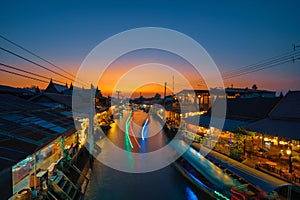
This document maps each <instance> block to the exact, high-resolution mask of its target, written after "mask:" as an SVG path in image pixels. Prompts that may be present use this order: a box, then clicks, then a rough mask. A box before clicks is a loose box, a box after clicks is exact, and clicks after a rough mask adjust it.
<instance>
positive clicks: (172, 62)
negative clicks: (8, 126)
mask: <svg viewBox="0 0 300 200" xmlns="http://www.w3.org/2000/svg"><path fill="white" fill-rule="evenodd" d="M130 2H131V3H128V2H127V1H31V0H28V1H5V2H2V3H1V7H0V23H1V29H0V35H2V36H4V37H6V38H8V39H10V40H12V41H13V42H16V43H17V44H19V45H21V46H23V47H25V48H27V49H29V50H31V51H33V52H34V53H36V54H37V55H39V56H41V57H43V58H45V59H47V60H49V61H51V62H53V63H54V64H55V65H57V66H59V67H61V68H63V69H64V70H66V71H68V72H69V73H72V74H76V73H77V70H78V69H79V67H80V65H81V63H82V62H83V60H84V59H85V57H86V56H87V55H88V54H89V52H90V51H91V50H92V49H93V48H94V47H95V46H97V45H98V44H99V43H100V42H101V41H103V40H105V39H107V38H108V37H111V36H113V35H115V34H117V33H119V32H122V31H125V30H128V29H132V28H139V27H163V28H169V29H173V30H176V31H179V32H182V33H183V34H186V35H187V36H189V37H191V38H193V39H194V40H196V41H197V42H198V43H200V44H201V45H202V46H203V47H204V48H205V50H206V51H207V52H208V54H209V55H210V56H211V58H212V59H213V60H214V62H215V63H216V65H217V66H218V68H219V70H220V71H221V72H222V73H226V72H228V71H231V70H234V69H239V68H241V67H244V66H247V65H251V64H255V63H257V62H259V61H261V60H264V59H268V58H271V57H274V56H277V55H280V54H282V53H285V52H288V51H292V50H293V48H292V44H296V45H300V22H299V19H300V12H299V7H300V2H299V1H296V0H295V1H242V2H241V1H216V2H214V3H210V2H202V1H178V0H173V1H160V0H153V1H130ZM0 47H2V48H5V49H8V50H10V51H13V52H15V53H17V54H20V55H22V56H24V57H26V58H28V59H31V60H33V61H35V62H37V63H39V64H41V65H43V66H47V67H49V68H50V69H52V70H55V71H58V72H60V73H62V74H64V72H62V71H59V70H58V69H56V68H53V66H50V65H48V64H47V63H45V62H43V61H41V60H39V59H37V58H35V57H33V56H32V55H30V54H28V53H26V52H24V51H22V50H20V49H18V48H16V47H14V46H13V45H11V44H10V43H8V42H7V41H5V40H3V39H1V38H0ZM0 63H4V64H8V65H11V66H14V67H18V68H21V69H24V70H28V71H31V72H34V73H38V74H41V75H43V76H46V77H52V78H53V79H56V80H59V81H61V82H63V83H65V82H67V83H68V84H70V82H71V81H70V80H67V79H64V78H62V77H59V76H58V75H55V74H53V73H50V72H48V71H45V70H44V69H40V68H38V67H36V66H34V65H33V64H30V63H28V62H26V61H23V60H21V59H18V58H16V57H15V56H12V55H10V54H8V53H7V52H4V51H1V50H0ZM147 63H159V64H162V65H166V66H170V67H174V68H176V69H177V70H178V72H179V73H178V74H176V73H175V72H173V71H172V70H171V71H168V68H161V70H159V73H158V72H157V71H155V70H154V69H155V68H156V67H158V66H157V65H156V64H153V65H147ZM145 64H146V65H145ZM139 65H142V67H144V70H141V69H142V68H136V69H135V70H136V71H134V70H133V71H131V72H132V73H136V74H134V75H133V74H131V75H127V76H124V73H126V72H128V70H130V69H132V68H133V67H134V66H139ZM151 67H153V70H150V69H151ZM0 69H4V70H9V69H7V68H5V67H3V66H0ZM139 70H140V71H139ZM10 71H13V70H11V69H10ZM19 73H20V72H19ZM91 73H93V72H91ZM65 75H66V74H65ZM181 75H183V76H181ZM173 76H174V80H175V84H174V89H175V92H178V91H179V90H181V89H184V88H186V84H187V82H185V79H187V80H188V82H189V84H191V85H192V87H193V88H194V89H203V88H205V84H203V81H202V80H201V77H200V76H199V75H195V73H194V71H193V69H192V67H191V66H189V64H188V63H187V62H185V61H184V60H183V59H181V58H178V57H177V56H174V55H172V54H170V53H168V52H161V51H155V50H145V51H140V52H132V53H129V54H128V55H125V56H123V57H121V58H119V59H118V60H116V61H115V62H114V63H113V64H112V65H111V66H110V67H109V69H108V70H107V71H106V73H105V74H104V76H103V77H101V79H100V82H99V85H98V86H99V88H100V89H101V90H102V91H103V93H104V94H109V93H110V92H111V91H112V90H121V91H124V93H127V92H129V91H130V90H134V91H135V92H142V93H143V94H146V93H148V92H149V90H150V89H149V88H152V89H153V92H154V93H156V92H159V93H160V94H162V92H163V85H164V82H167V84H168V87H169V88H170V89H172V87H173V85H172V77H173ZM143 77H146V78H149V80H150V79H151V80H152V79H153V81H152V82H153V84H154V85H152V86H151V87H149V85H148V86H147V88H148V89H147V88H143V87H142V85H139V84H137V85H134V83H137V82H138V80H139V79H141V80H144V78H143ZM299 77H300V60H296V61H295V62H289V63H285V64H282V65H278V66H276V67H272V68H270V69H266V70H262V71H258V72H254V73H251V74H247V75H244V76H240V77H236V78H232V79H226V80H224V86H225V87H227V86H230V85H231V84H233V86H234V87H242V88H245V87H251V86H252V85H253V84H256V85H257V86H258V89H268V90H275V91H277V92H280V91H288V90H300V79H299ZM120 78H122V80H120ZM0 84H1V85H10V86H16V87H30V86H32V85H35V86H36V85H38V86H39V87H40V88H42V89H43V88H45V87H46V85H47V84H46V83H43V82H39V81H34V80H30V79H26V78H22V77H18V76H15V75H11V74H7V73H5V72H1V71H0ZM158 85H161V86H162V87H158ZM134 88H135V89H134ZM127 90H128V91H127Z"/></svg>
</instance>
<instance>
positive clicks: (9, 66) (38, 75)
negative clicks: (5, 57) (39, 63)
mask: <svg viewBox="0 0 300 200" xmlns="http://www.w3.org/2000/svg"><path fill="white" fill-rule="evenodd" d="M0 65H2V66H4V67H6V68H10V69H14V70H17V71H20V72H24V73H27V74H31V75H34V76H37V77H40V78H44V79H47V80H50V78H48V77H46V76H43V75H40V74H36V73H33V72H29V71H26V70H23V69H19V68H16V67H13V66H11V65H7V64H3V63H0ZM52 80H53V81H54V82H58V83H62V84H64V82H62V81H59V80H55V79H52Z"/></svg>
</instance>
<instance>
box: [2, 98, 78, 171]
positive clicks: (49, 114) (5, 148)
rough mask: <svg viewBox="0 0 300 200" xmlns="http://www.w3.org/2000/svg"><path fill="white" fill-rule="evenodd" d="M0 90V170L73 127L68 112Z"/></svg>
mask: <svg viewBox="0 0 300 200" xmlns="http://www.w3.org/2000/svg"><path fill="white" fill-rule="evenodd" d="M65 114H66V113H64V114H60V111H58V110H52V109H49V108H46V107H43V106H40V105H37V104H34V103H32V102H29V101H26V100H24V99H21V98H19V97H16V96H12V95H7V94H0V171H1V170H3V169H5V168H6V167H7V166H8V165H7V163H3V162H7V161H9V166H12V165H13V164H16V163H17V162H19V161H20V160H23V159H25V158H26V157H27V156H28V155H31V154H32V153H34V152H35V151H36V150H37V149H40V148H41V147H42V146H44V145H46V144H47V143H48V142H49V141H52V140H53V139H55V138H56V137H58V136H60V135H62V134H70V133H69V130H72V131H73V132H74V131H75V130H74V127H75V126H74V121H73V118H72V115H65Z"/></svg>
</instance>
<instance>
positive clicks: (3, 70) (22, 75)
mask: <svg viewBox="0 0 300 200" xmlns="http://www.w3.org/2000/svg"><path fill="white" fill-rule="evenodd" d="M0 71H2V72H6V73H9V74H14V75H17V76H21V77H24V78H29V79H32V80H36V81H41V82H44V83H48V82H47V81H44V80H41V79H38V78H34V77H30V76H26V75H24V74H19V73H16V72H11V71H7V70H5V69H0Z"/></svg>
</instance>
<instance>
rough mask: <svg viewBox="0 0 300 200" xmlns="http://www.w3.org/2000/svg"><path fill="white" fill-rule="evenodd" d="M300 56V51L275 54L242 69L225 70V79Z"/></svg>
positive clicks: (296, 58)
mask: <svg viewBox="0 0 300 200" xmlns="http://www.w3.org/2000/svg"><path fill="white" fill-rule="evenodd" d="M297 56H300V52H299V51H293V52H292V53H291V52H289V53H285V54H282V55H280V56H274V57H272V58H269V59H266V60H263V61H260V62H258V63H256V64H252V65H248V66H246V67H242V68H240V69H237V70H232V71H229V72H227V73H226V72H225V73H224V74H223V79H230V78H233V77H237V76H242V75H246V74H249V73H253V72H257V71H261V70H263V69H268V68H271V67H274V66H277V65H280V64H284V63H287V62H291V61H295V60H298V59H299V57H297Z"/></svg>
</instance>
